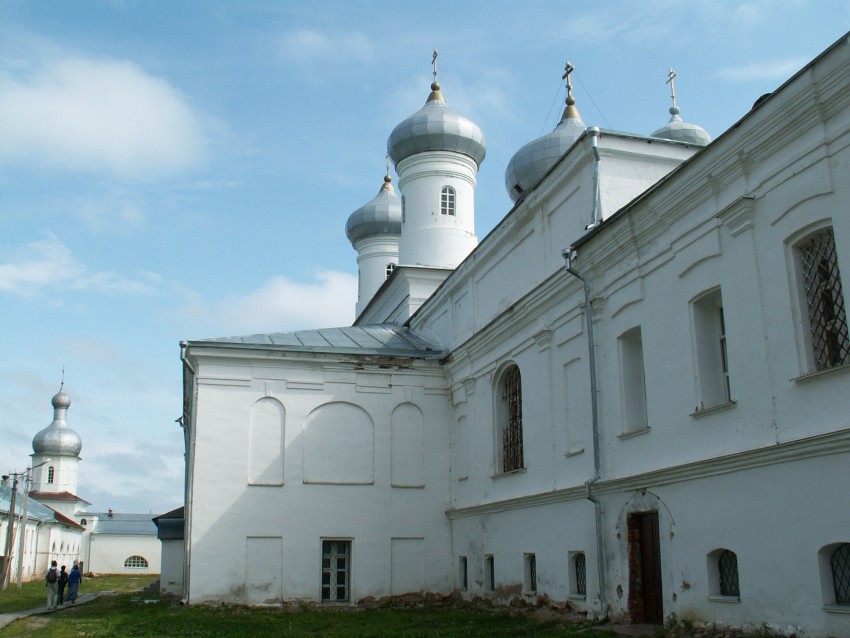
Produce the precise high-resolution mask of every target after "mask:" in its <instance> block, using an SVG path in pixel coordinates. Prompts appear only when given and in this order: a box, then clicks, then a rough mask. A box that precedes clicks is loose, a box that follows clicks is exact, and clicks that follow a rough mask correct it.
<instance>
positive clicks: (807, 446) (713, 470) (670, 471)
mask: <svg viewBox="0 0 850 638" xmlns="http://www.w3.org/2000/svg"><path fill="white" fill-rule="evenodd" d="M848 453H850V428H845V429H843V430H838V431H836V432H829V433H827V434H820V435H817V436H812V437H807V438H805V439H798V440H796V441H790V442H787V443H778V444H775V445H770V446H767V447H761V448H757V449H754V450H747V451H745V452H737V453H735V454H728V455H725V456H719V457H714V458H710V459H704V460H702V461H694V462H693V463H686V464H684V465H676V466H672V467H667V468H662V469H658V470H652V471H650V472H644V473H643V474H634V475H632V476H624V477H622V478H616V479H606V480H601V481H598V482H597V483H595V484H594V486H593V492H594V494H595V495H597V496H605V495H610V494H618V493H625V492H630V491H634V490H642V489H647V488H649V487H657V486H660V485H670V484H674V483H681V482H683V481H694V480H700V479H705V478H710V477H712V476H719V475H722V474H730V473H732V472H740V471H746V470H751V469H755V468H759V467H765V466H769V465H777V464H782V463H788V462H790V461H798V460H805V459H812V458H816V457H820V456H828V455H832V454H848ZM492 478H497V477H496V476H494V477H492ZM585 497H586V492H585V486H584V484H583V483H582V484H581V485H577V486H572V487H567V488H562V489H557V490H552V491H549V492H539V493H537V494H528V495H526V496H518V497H516V498H510V499H505V500H501V501H494V502H491V503H482V504H479V505H471V506H468V507H459V508H455V509H449V510H446V516H448V517H449V518H450V519H452V520H454V519H456V518H465V517H469V516H481V515H483V514H493V513H497V512H506V511H509V510H517V509H523V508H528V507H539V506H543V505H549V504H552V503H563V502H566V501H577V500H581V499H584V498H585Z"/></svg>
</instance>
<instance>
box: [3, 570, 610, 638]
mask: <svg viewBox="0 0 850 638" xmlns="http://www.w3.org/2000/svg"><path fill="white" fill-rule="evenodd" d="M140 580H142V579H136V582H135V583H130V582H128V579H127V578H126V577H103V578H98V579H87V580H85V581H83V586H84V588H85V589H84V590H85V591H97V590H118V591H123V592H127V591H128V589H129V590H138V589H139V588H140V587H142V586H144V585H146V584H147V583H146V582H140ZM122 581H123V582H122ZM43 588H44V586H43V585H41V589H39V590H38V593H39V594H43ZM24 591H25V592H26V591H27V588H26V587H25V589H24ZM15 592H17V590H15ZM7 593H9V592H3V593H0V603H2V602H4V601H5V595H6V594H7ZM137 598H138V595H137V594H136V593H120V594H115V595H107V596H102V597H100V598H98V599H97V600H94V601H91V602H89V603H86V604H84V605H79V606H77V607H74V608H71V609H65V610H62V611H60V612H57V613H53V614H48V615H42V616H30V617H28V618H25V619H22V620H19V621H17V622H15V623H12V624H11V625H9V626H8V627H7V628H6V629H3V630H0V638H12V637H13V636H14V637H16V638H17V637H20V638H29V637H30V636H32V637H33V638H60V637H61V638H68V637H69V636H86V637H105V636H121V637H128V638H133V637H159V636H193V637H198V638H206V637H209V638H215V637H218V636H221V637H227V638H241V637H245V636H250V637H254V636H276V637H277V636H282V637H291V636H317V637H318V636H321V637H322V638H342V637H345V638H351V637H355V636H359V637H363V638H383V637H387V638H389V637H392V638H419V637H425V636H427V637H429V638H432V637H433V638H485V637H486V638H501V637H505V638H506V637H508V636H531V637H539V638H550V637H559V638H569V637H572V636H576V637H577V636H579V635H581V636H588V635H590V636H592V637H593V638H611V637H612V636H613V635H614V634H611V633H608V632H589V631H588V629H587V626H586V625H585V626H581V625H573V624H568V623H566V622H564V621H561V620H538V619H535V618H533V617H531V616H530V615H529V614H526V613H509V612H496V611H490V610H483V609H477V608H471V607H460V608H440V609H419V608H404V609H395V608H380V609H351V610H348V609H343V610H324V611H317V610H315V609H308V608H304V609H300V610H298V611H291V610H285V609H280V608H271V607H264V608H248V607H241V606H235V605H234V606H231V605H228V606H191V607H180V606H176V605H170V604H168V603H164V602H156V603H144V602H140V601H138V600H134V599H137ZM38 604H43V603H42V602H41V596H39V599H38V601H37V603H36V605H38ZM36 605H29V606H36ZM25 607H26V605H25Z"/></svg>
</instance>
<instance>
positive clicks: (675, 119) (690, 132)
mask: <svg viewBox="0 0 850 638" xmlns="http://www.w3.org/2000/svg"><path fill="white" fill-rule="evenodd" d="M652 137H660V138H663V139H665V140H673V141H674V142H687V143H688V144H696V145H697V146H705V145H706V144H708V143H709V142H710V141H711V135H709V134H708V131H706V130H705V129H704V128H703V127H701V126H698V125H696V124H688V123H687V122H685V121H683V120H682V118H681V117H679V107H678V106H671V107H670V121H669V122H667V125H666V126H662V127H661V128H660V129H658V130H657V131H655V133H653V134H652Z"/></svg>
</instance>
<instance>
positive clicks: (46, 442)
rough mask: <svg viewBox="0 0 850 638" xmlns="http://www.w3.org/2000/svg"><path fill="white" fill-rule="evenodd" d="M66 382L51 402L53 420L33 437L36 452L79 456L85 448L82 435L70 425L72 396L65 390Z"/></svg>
mask: <svg viewBox="0 0 850 638" xmlns="http://www.w3.org/2000/svg"><path fill="white" fill-rule="evenodd" d="M64 388H65V386H64V384H63V385H62V387H60V388H59V392H57V393H56V394H55V395H54V396H53V399H52V400H51V403H52V404H53V422H52V423H51V424H50V425H48V426H47V427H46V428H44V429H43V430H41V431H40V432H39V433H38V434H36V435H35V436H34V437H33V439H32V449H33V451H34V452H35V453H36V454H49V455H50V456H79V455H80V450H82V449H83V441H82V439H81V438H80V435H79V434H77V433H76V432H74V431H73V430H72V429H71V428H70V427H68V421H67V420H66V417H67V414H68V408H69V407H70V406H71V397H69V396H68V394H67V393H66V392H65V389H64Z"/></svg>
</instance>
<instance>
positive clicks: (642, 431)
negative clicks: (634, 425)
mask: <svg viewBox="0 0 850 638" xmlns="http://www.w3.org/2000/svg"><path fill="white" fill-rule="evenodd" d="M651 429H652V428H650V427H649V426H648V425H647V426H646V427H643V428H641V429H640V430H632V431H631V432H623V433H622V434H618V435H617V438H618V439H620V440H623V439H630V438H632V437H633V436H640V435H641V434H646V433H647V432H649V431H650V430H651Z"/></svg>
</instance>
